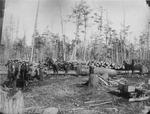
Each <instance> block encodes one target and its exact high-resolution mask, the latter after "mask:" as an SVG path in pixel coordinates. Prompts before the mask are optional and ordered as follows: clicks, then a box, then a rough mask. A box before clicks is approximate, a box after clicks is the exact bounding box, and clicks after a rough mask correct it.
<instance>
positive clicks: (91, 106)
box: [89, 101, 112, 107]
mask: <svg viewBox="0 0 150 114" xmlns="http://www.w3.org/2000/svg"><path fill="white" fill-rule="evenodd" d="M109 103H112V101H108V102H103V103H100V104H92V105H89V106H90V107H93V106H99V105H104V104H109Z"/></svg>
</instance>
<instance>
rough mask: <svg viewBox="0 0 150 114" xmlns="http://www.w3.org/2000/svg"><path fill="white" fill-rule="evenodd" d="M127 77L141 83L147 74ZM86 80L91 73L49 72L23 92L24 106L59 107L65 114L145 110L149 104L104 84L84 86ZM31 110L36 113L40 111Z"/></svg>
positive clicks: (127, 113) (134, 113)
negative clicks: (51, 73) (135, 99)
mask: <svg viewBox="0 0 150 114" xmlns="http://www.w3.org/2000/svg"><path fill="white" fill-rule="evenodd" d="M126 79H127V80H128V81H129V82H131V83H138V82H142V81H144V80H145V79H147V77H144V78H143V77H139V78H137V77H136V76H133V77H132V78H129V76H127V77H126ZM87 80H88V76H78V77H76V76H69V75H67V76H64V75H59V76H54V75H53V76H50V75H49V76H47V77H45V79H44V81H41V82H38V81H37V82H34V83H32V84H31V86H30V88H29V89H28V90H27V91H25V92H24V101H25V108H28V107H41V108H42V107H57V108H59V109H60V110H61V112H62V114H142V109H143V107H144V106H145V105H148V104H149V101H143V102H133V103H130V102H128V101H127V100H126V99H123V98H122V97H119V96H116V95H114V94H111V93H110V91H109V90H108V89H106V88H104V87H103V86H102V87H99V88H98V89H91V88H89V87H87V86H82V83H84V82H86V81H87ZM29 112H30V113H32V114H34V113H36V114H37V112H38V111H37V110H30V111H28V113H29ZM39 113H40V112H39Z"/></svg>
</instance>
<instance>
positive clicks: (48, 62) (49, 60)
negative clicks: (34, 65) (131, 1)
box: [45, 57, 58, 74]
mask: <svg viewBox="0 0 150 114" xmlns="http://www.w3.org/2000/svg"><path fill="white" fill-rule="evenodd" d="M45 62H46V63H45V64H46V65H47V66H48V68H49V69H50V67H52V69H53V72H54V73H57V74H58V66H57V64H55V62H54V61H53V59H52V58H49V57H47V58H46V61H45Z"/></svg>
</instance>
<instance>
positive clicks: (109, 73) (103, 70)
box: [94, 67, 117, 76]
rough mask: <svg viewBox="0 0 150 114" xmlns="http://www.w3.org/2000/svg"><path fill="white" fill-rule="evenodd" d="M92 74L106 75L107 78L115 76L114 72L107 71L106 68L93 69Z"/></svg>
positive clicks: (115, 72)
mask: <svg viewBox="0 0 150 114" xmlns="http://www.w3.org/2000/svg"><path fill="white" fill-rule="evenodd" d="M94 73H95V74H101V75H103V74H108V75H109V76H115V75H117V71H116V70H112V69H108V68H103V67H101V68H97V67H96V68H94Z"/></svg>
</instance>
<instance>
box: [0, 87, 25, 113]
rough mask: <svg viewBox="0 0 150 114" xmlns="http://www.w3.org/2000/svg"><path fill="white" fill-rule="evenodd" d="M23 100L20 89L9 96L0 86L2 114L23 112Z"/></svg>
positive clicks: (0, 110) (0, 109)
mask: <svg viewBox="0 0 150 114" xmlns="http://www.w3.org/2000/svg"><path fill="white" fill-rule="evenodd" d="M23 109H24V100H23V94H22V93H21V91H18V92H17V93H16V94H15V95H13V96H9V94H8V92H5V91H3V90H2V89H1V88H0V112H3V113H4V114H23Z"/></svg>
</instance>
